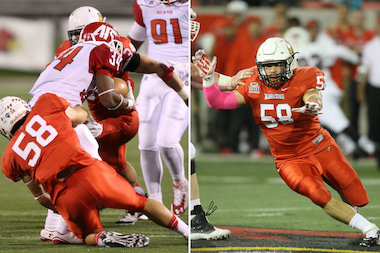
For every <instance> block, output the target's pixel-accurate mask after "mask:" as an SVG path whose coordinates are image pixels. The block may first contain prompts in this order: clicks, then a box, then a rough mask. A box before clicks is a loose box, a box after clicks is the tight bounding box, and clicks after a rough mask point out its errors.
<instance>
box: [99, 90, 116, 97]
mask: <svg viewBox="0 0 380 253" xmlns="http://www.w3.org/2000/svg"><path fill="white" fill-rule="evenodd" d="M114 90H115V89H109V90H105V91H103V92H100V93H98V96H99V97H100V96H103V95H104V94H107V93H110V92H111V91H114Z"/></svg>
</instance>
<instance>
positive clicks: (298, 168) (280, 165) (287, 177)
mask: <svg viewBox="0 0 380 253" xmlns="http://www.w3.org/2000/svg"><path fill="white" fill-rule="evenodd" d="M276 168H277V171H279V174H280V176H281V178H282V179H283V180H284V181H285V182H286V184H287V185H288V186H289V187H290V188H291V189H292V190H293V191H295V192H297V193H299V194H301V195H304V196H306V197H308V198H309V199H311V200H312V201H313V202H314V203H315V204H317V205H318V206H320V207H324V206H325V205H326V204H327V202H329V201H330V199H331V193H330V192H329V191H328V189H327V187H326V185H325V184H324V182H326V183H327V184H329V185H330V186H331V187H332V188H333V189H335V190H336V191H337V192H338V193H339V194H340V195H341V196H342V197H344V198H345V199H346V200H347V201H348V202H349V203H350V204H351V205H353V206H364V205H366V204H368V202H369V199H368V196H367V192H366V190H365V189H364V187H363V185H362V183H361V181H360V179H359V177H358V175H357V174H356V172H355V170H354V169H353V168H352V167H351V165H350V164H349V162H348V161H347V159H346V158H345V157H344V155H343V154H342V152H341V151H340V149H339V147H338V146H337V145H336V144H333V145H331V146H330V147H329V148H327V149H325V150H323V151H321V152H319V153H317V154H314V155H311V156H308V157H305V158H299V159H288V160H284V161H277V162H276Z"/></svg>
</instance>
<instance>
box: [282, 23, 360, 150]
mask: <svg viewBox="0 0 380 253" xmlns="http://www.w3.org/2000/svg"><path fill="white" fill-rule="evenodd" d="M308 24H309V31H308V30H306V29H304V28H302V27H292V28H289V29H288V30H287V31H286V32H285V34H284V38H285V40H287V41H288V42H289V43H290V44H291V45H293V46H294V50H295V51H296V52H298V53H297V54H296V55H295V57H296V59H297V65H298V66H300V67H302V66H314V67H318V68H320V69H321V70H322V71H323V72H324V73H325V81H326V84H327V85H326V89H325V90H324V91H323V104H324V107H323V108H322V110H321V114H319V115H318V118H319V121H320V122H321V124H322V125H323V126H324V127H326V128H327V129H329V131H331V132H332V133H333V134H334V135H335V136H336V141H337V143H338V144H339V146H340V147H341V149H342V151H343V153H344V154H345V155H347V156H351V155H353V154H354V152H358V151H357V147H356V143H355V140H354V138H353V137H352V136H351V135H350V134H351V133H350V132H349V125H350V122H349V120H348V118H347V117H346V115H345V114H344V112H343V109H342V107H341V105H340V103H341V100H342V95H343V91H342V90H341V89H340V88H339V87H338V86H337V84H336V83H335V81H334V79H333V78H332V75H331V72H330V67H331V66H332V65H333V64H334V63H335V61H336V60H337V59H343V60H345V61H347V62H350V63H352V64H357V63H358V61H359V56H358V55H357V54H356V53H355V52H354V51H352V50H350V49H349V48H347V47H345V46H343V45H338V44H336V43H335V42H334V40H333V39H332V38H330V37H329V36H328V35H327V34H325V33H323V32H319V31H318V23H317V22H316V21H311V22H309V23H308Z"/></svg>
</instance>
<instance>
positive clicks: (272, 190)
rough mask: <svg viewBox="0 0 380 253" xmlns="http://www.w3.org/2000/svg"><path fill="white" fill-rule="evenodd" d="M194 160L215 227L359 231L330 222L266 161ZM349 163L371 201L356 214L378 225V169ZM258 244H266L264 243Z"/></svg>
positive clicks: (215, 157)
mask: <svg viewBox="0 0 380 253" xmlns="http://www.w3.org/2000/svg"><path fill="white" fill-rule="evenodd" d="M196 159H197V160H196V171H197V177H198V182H199V187H200V196H201V202H202V204H203V207H204V208H207V206H208V203H209V202H210V201H214V203H215V204H216V205H217V206H218V209H217V211H216V212H214V213H213V214H212V215H210V216H209V220H210V222H211V223H213V224H214V225H220V226H228V227H243V228H270V229H297V230H311V231H335V232H358V231H357V230H355V229H352V228H351V227H349V226H346V225H344V224H342V223H340V222H338V221H335V220H333V219H332V218H330V217H329V216H328V215H326V214H325V213H324V212H323V211H322V210H321V208H319V207H318V206H316V205H314V204H313V203H312V202H311V201H310V200H309V199H307V198H305V197H303V196H301V195H298V194H297V193H295V192H293V191H292V190H291V189H290V188H288V186H287V185H286V184H285V183H284V182H283V181H282V179H281V178H280V177H279V176H278V174H277V171H276V169H275V167H274V162H273V159H272V158H271V157H267V158H265V159H264V160H261V161H252V160H250V159H249V158H248V157H245V156H239V155H237V156H234V155H232V156H221V155H199V156H197V157H196ZM352 165H353V166H354V168H355V169H356V171H357V173H358V174H359V176H360V177H361V179H362V182H363V184H364V186H365V188H366V190H367V193H368V195H369V198H370V204H369V205H367V206H366V207H364V208H360V213H361V214H362V215H363V216H365V217H367V218H368V219H369V220H370V221H372V222H375V223H377V224H378V225H379V224H380V196H379V189H380V171H379V170H378V169H377V168H376V166H375V161H374V160H360V161H352ZM330 190H331V192H333V195H334V197H335V198H338V199H339V196H338V195H337V194H336V192H335V191H333V190H332V189H331V188H330ZM242 230H244V229H242ZM247 230H248V229H247ZM237 239H238V238H237V237H235V238H234V234H233V235H232V238H231V239H230V243H233V241H234V240H237ZM226 243H227V242H226ZM268 243H269V242H268ZM342 243H343V242H342ZM263 244H264V245H265V241H264V242H263ZM192 245H193V247H195V248H199V247H203V248H204V247H207V246H210V247H218V246H217V245H218V244H217V243H210V244H208V243H207V242H203V243H201V244H199V243H198V242H195V243H193V244H192ZM268 245H269V244H268ZM326 246H327V247H328V245H326ZM226 250H227V248H226ZM377 250H380V247H378V248H377ZM201 251H202V250H201ZM271 252H272V251H271ZM281 252H282V251H281ZM287 252H288V251H287ZM326 252H328V251H326Z"/></svg>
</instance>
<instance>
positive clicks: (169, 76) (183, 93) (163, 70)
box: [134, 54, 189, 101]
mask: <svg viewBox="0 0 380 253" xmlns="http://www.w3.org/2000/svg"><path fill="white" fill-rule="evenodd" d="M173 71H174V68H173V67H167V66H166V65H165V64H163V63H161V62H158V61H155V60H153V59H151V58H149V57H146V56H144V55H141V54H140V64H139V65H138V67H137V68H136V69H135V70H134V72H137V73H144V74H152V73H156V74H157V75H158V76H159V77H160V78H161V79H162V81H164V82H165V83H166V84H167V85H168V86H169V87H170V88H172V89H174V90H175V91H176V92H177V93H178V95H179V96H180V97H181V98H182V99H183V100H184V101H187V100H188V99H189V93H188V91H187V89H186V87H185V85H184V84H183V82H182V80H181V79H180V78H179V77H178V76H177V75H176V74H175V73H174V72H173Z"/></svg>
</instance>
